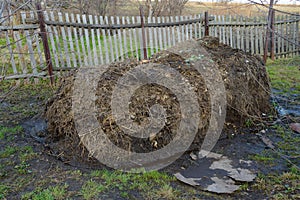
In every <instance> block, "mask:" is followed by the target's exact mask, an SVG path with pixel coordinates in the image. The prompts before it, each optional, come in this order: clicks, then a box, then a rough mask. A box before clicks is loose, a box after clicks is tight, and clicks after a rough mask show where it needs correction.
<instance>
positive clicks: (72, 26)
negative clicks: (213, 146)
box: [0, 12, 300, 79]
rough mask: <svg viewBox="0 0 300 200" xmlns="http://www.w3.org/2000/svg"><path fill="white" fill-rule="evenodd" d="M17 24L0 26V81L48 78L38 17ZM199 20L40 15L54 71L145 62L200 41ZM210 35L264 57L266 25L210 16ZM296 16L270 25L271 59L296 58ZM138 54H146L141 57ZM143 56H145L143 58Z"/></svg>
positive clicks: (29, 16) (27, 15)
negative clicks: (273, 54)
mask: <svg viewBox="0 0 300 200" xmlns="http://www.w3.org/2000/svg"><path fill="white" fill-rule="evenodd" d="M21 16H22V24H20V25H17V26H13V27H12V26H0V39H1V41H3V40H5V42H4V43H5V45H3V47H2V50H1V54H0V60H1V62H0V63H1V66H0V67H1V68H0V69H1V72H0V79H15V78H27V77H40V76H45V75H47V72H46V70H47V64H46V61H45V57H44V47H43V45H42V42H41V37H40V30H39V25H38V24H37V22H38V21H37V16H36V14H35V13H34V12H29V13H22V14H21ZM202 16H204V15H196V16H176V17H153V18H146V19H145V28H144V29H142V28H140V27H141V17H139V16H134V17H118V16H117V17H107V16H106V17H102V16H92V15H78V14H77V15H75V14H69V13H58V12H44V17H45V23H46V31H47V36H48V44H49V47H50V54H51V61H52V64H53V68H54V70H68V69H72V68H77V67H81V66H94V65H99V64H106V63H111V62H114V61H122V60H124V59H126V58H128V57H135V58H136V59H139V60H140V59H144V58H145V56H147V57H149V56H151V55H152V54H154V53H155V52H158V51H160V50H163V49H166V48H168V47H171V46H173V45H175V44H177V43H179V42H182V41H185V40H189V39H192V38H201V37H203V36H204V25H203V17H202ZM213 18H214V20H213V21H210V22H209V34H210V35H211V36H216V37H219V38H220V41H221V42H223V43H226V44H228V45H230V46H232V47H233V48H239V49H242V50H244V51H247V52H250V53H253V54H259V55H262V54H263V47H264V45H263V44H264V42H265V33H266V24H267V22H266V20H265V19H262V18H254V19H245V18H240V17H231V16H214V17H213ZM299 21H300V19H299V17H298V18H297V17H291V16H278V17H277V18H276V22H275V32H276V34H275V35H276V39H275V44H276V56H277V57H282V56H293V55H299ZM143 49H146V51H145V52H143ZM144 53H145V54H146V55H144Z"/></svg>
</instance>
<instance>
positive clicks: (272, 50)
mask: <svg viewBox="0 0 300 200" xmlns="http://www.w3.org/2000/svg"><path fill="white" fill-rule="evenodd" d="M271 59H272V60H275V10H274V9H273V10H272V20H271Z"/></svg>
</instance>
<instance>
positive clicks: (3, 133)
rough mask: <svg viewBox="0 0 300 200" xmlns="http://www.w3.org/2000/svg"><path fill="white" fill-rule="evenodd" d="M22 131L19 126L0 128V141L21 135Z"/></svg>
mask: <svg viewBox="0 0 300 200" xmlns="http://www.w3.org/2000/svg"><path fill="white" fill-rule="evenodd" d="M22 131H23V127H22V126H20V125H17V126H14V127H6V126H0V140H4V139H5V138H10V139H11V136H13V135H16V134H18V133H21V132H22Z"/></svg>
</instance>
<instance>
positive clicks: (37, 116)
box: [0, 82, 300, 199]
mask: <svg viewBox="0 0 300 200" xmlns="http://www.w3.org/2000/svg"><path fill="white" fill-rule="evenodd" d="M21 85H22V84H21ZM0 90H1V93H0V138H1V139H0V180H1V183H0V199H299V198H300V196H299V194H300V188H299V185H300V181H299V179H300V173H299V170H298V169H299V166H300V157H299V154H300V147H299V146H300V145H299V144H300V134H297V133H295V132H293V131H291V130H290V129H289V128H288V124H289V123H290V122H300V121H299V116H297V115H296V114H295V113H294V114H290V115H288V116H269V120H267V121H265V122H261V123H257V122H253V121H251V120H248V121H247V122H246V124H245V125H246V127H245V128H242V129H241V128H238V127H235V126H232V127H231V128H228V129H227V130H223V133H222V137H221V138H220V140H219V142H218V143H217V145H216V147H215V148H214V150H213V152H216V153H221V154H224V155H226V156H228V157H229V158H241V159H245V160H253V161H254V162H255V164H254V166H253V170H255V171H256V173H257V175H258V176H257V178H256V179H255V181H254V182H253V183H242V186H241V189H240V190H239V191H237V192H235V193H234V194H231V195H226V194H220V195H217V194H213V193H208V192H204V191H201V190H200V189H199V188H197V187H190V186H187V185H185V184H183V183H181V182H179V181H177V180H176V179H175V178H174V177H173V174H174V173H176V172H178V171H180V170H181V169H182V167H188V166H189V165H191V164H192V163H193V162H194V161H193V160H192V159H191V157H190V153H191V152H187V153H186V154H185V155H183V156H182V157H181V158H180V159H178V160H177V161H176V162H174V163H173V164H171V165H170V166H168V167H167V168H164V169H163V170H161V171H159V172H158V173H157V172H153V173H146V174H134V175H132V174H126V173H121V172H115V171H113V170H110V169H108V168H106V167H105V166H103V167H99V166H97V167H95V166H91V165H85V164H82V163H81V164H79V163H67V162H65V161H64V160H63V159H62V157H61V156H60V155H59V154H57V152H53V151H52V150H51V149H50V148H49V147H48V145H47V143H45V141H44V140H43V138H44V137H45V134H46V133H45V132H44V129H45V122H44V121H43V118H42V117H41V114H42V113H43V111H44V106H45V103H46V101H47V99H48V98H49V97H50V96H51V95H52V94H53V92H54V90H55V88H51V87H50V86H49V84H48V83H47V82H42V83H40V84H38V85H32V84H27V85H25V86H24V85H22V86H13V85H12V83H6V82H2V83H1V89H0ZM285 95H286V94H285ZM293 95H294V94H293ZM296 99H297V98H296ZM298 99H299V98H298ZM282 106H283V107H284V105H282ZM289 108H290V107H289ZM298 108H299V104H298V106H296V109H298ZM247 126H248V127H247ZM229 127H230V126H229ZM262 130H264V131H263V132H261V131H262ZM256 133H262V134H263V135H265V136H266V137H268V138H269V139H270V140H271V141H272V144H273V145H274V146H275V148H274V149H272V148H270V147H269V145H268V144H266V143H264V142H263V141H262V140H261V139H260V137H258V136H257V135H256Z"/></svg>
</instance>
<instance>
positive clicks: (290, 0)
mask: <svg viewBox="0 0 300 200" xmlns="http://www.w3.org/2000/svg"><path fill="white" fill-rule="evenodd" d="M190 1H198V2H201V1H202V2H212V1H213V2H215V1H217V0H190ZM255 1H256V2H261V1H260V0H255ZM232 2H237V3H247V2H248V1H247V0H233V1H232ZM267 2H270V1H269V0H267ZM277 4H292V5H293V4H297V5H300V1H296V0H279V1H278V3H277ZM299 11H300V10H299Z"/></svg>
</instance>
